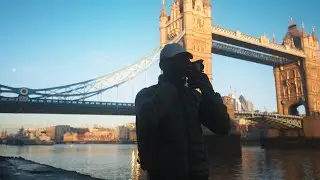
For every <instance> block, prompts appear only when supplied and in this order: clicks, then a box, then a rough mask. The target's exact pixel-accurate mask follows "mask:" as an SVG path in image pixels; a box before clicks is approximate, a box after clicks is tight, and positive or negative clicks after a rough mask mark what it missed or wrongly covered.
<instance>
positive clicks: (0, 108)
mask: <svg viewBox="0 0 320 180" xmlns="http://www.w3.org/2000/svg"><path fill="white" fill-rule="evenodd" d="M0 113H26V114H29V113H32V114H87V115H134V114H135V109H134V104H133V103H115V102H97V101H73V100H50V99H46V100H43V99H28V100H26V101H24V102H21V101H19V100H18V98H7V97H1V98H0Z"/></svg>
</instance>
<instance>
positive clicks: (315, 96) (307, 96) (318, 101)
mask: <svg viewBox="0 0 320 180" xmlns="http://www.w3.org/2000/svg"><path fill="white" fill-rule="evenodd" d="M283 45H284V46H285V47H286V48H297V49H300V50H303V51H304V52H305V58H303V59H301V60H300V61H298V62H297V63H294V64H288V65H284V66H281V67H275V68H274V76H275V84H276V92H277V105H278V112H279V113H280V114H297V110H296V108H297V107H298V106H300V105H304V106H305V109H306V113H307V115H312V114H314V113H316V112H320V55H319V41H318V39H317V37H316V35H315V29H314V28H312V33H311V34H310V35H308V34H307V33H306V32H305V28H304V25H302V31H300V30H299V29H298V28H297V25H296V24H295V23H294V22H293V21H292V22H291V24H290V25H289V27H288V32H287V34H286V36H285V38H284V40H283Z"/></svg>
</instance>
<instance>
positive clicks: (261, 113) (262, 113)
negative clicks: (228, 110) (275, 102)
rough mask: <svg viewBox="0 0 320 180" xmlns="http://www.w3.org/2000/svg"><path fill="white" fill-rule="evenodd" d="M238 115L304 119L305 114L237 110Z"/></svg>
mask: <svg viewBox="0 0 320 180" xmlns="http://www.w3.org/2000/svg"><path fill="white" fill-rule="evenodd" d="M234 113H235V114H237V115H253V116H272V117H278V118H292V119H303V118H304V117H303V116H294V115H282V114H274V113H268V112H244V111H235V112H234Z"/></svg>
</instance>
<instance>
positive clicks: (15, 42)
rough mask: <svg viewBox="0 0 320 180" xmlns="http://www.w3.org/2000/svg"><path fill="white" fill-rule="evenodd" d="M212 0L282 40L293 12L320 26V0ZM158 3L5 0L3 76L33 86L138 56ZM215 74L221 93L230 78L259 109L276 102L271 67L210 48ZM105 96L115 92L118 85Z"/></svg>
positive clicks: (70, 119)
mask: <svg viewBox="0 0 320 180" xmlns="http://www.w3.org/2000/svg"><path fill="white" fill-rule="evenodd" d="M172 1H173V0H170V1H167V4H169V3H171V2H172ZM211 3H212V8H213V9H212V15H213V23H214V24H215V25H218V26H222V27H225V28H229V29H232V30H240V31H242V32H244V33H246V34H249V35H253V36H257V37H258V36H261V35H263V34H264V33H266V34H267V35H268V36H269V37H272V34H273V33H274V34H275V35H276V39H277V41H278V42H279V43H280V42H281V40H282V38H283V36H284V34H285V33H286V30H287V26H288V22H289V19H290V17H293V19H294V20H295V21H296V23H297V24H298V25H299V26H300V24H301V22H304V23H305V27H306V30H307V31H308V32H311V27H312V25H314V26H315V27H316V30H317V28H320V21H319V17H320V14H319V7H320V2H318V1H316V0H312V1H294V0H281V1H278V0H264V1H262V0H259V1H258V0H241V1H240V0H239V1H234V0H212V1H211ZM160 7H161V0H152V1H150V0H139V1H133V0H122V1H111V0H96V1H85V0H68V1H65V0H55V1H41V0H29V1H24V0H10V1H1V2H0V24H1V28H0V64H1V65H0V84H5V85H9V86H13V87H21V86H25V87H31V88H43V87H51V86H57V85H64V84H69V83H73V82H77V81H83V80H87V79H91V78H94V77H97V76H101V75H104V74H108V73H110V72H112V71H113V70H115V69H118V68H120V67H122V66H124V65H127V64H130V63H132V62H134V61H137V60H138V59H139V58H141V57H142V56H144V55H145V54H146V53H148V52H150V51H151V50H153V49H154V48H155V47H156V46H157V45H158V43H159V30H158V28H159V13H160ZM167 9H168V8H167ZM319 31H320V30H319ZM319 31H317V35H318V37H319V35H320V34H319ZM154 68H157V67H154ZM150 74H151V73H150ZM213 74H214V82H213V83H214V87H215V89H216V91H219V92H220V93H221V94H223V95H226V94H228V93H229V92H230V86H231V87H232V89H236V91H237V93H238V94H240V93H242V94H243V95H244V96H245V97H246V98H247V99H250V100H252V101H253V102H254V104H255V107H256V109H260V110H263V109H264V106H266V107H267V109H268V110H269V111H272V110H275V109H276V101H275V88H274V79H273V71H272V68H271V67H267V66H263V65H259V64H253V63H248V62H245V61H241V60H237V59H231V58H227V57H223V56H217V55H213ZM140 79H141V78H140ZM153 79H156V77H153ZM139 82H140V81H139ZM152 82H153V81H151V80H150V82H149V83H152ZM137 84H141V83H137ZM130 87H132V86H130ZM139 88H140V87H138V89H139ZM120 89H121V88H120ZM123 89H124V90H123ZM129 89H132V88H129ZM128 91H131V92H130V93H128ZM120 92H121V93H122V92H126V93H122V94H121V98H122V99H120V100H122V101H131V102H132V99H133V96H132V94H134V92H132V90H128V88H122V89H121V90H120ZM107 97H109V99H107V100H114V92H112V93H110V95H108V96H107ZM130 120H134V117H115V116H60V115H8V114H1V115H0V129H1V128H3V127H10V128H11V127H17V126H21V125H22V124H25V125H27V126H40V125H43V124H50V125H53V124H71V125H81V126H84V125H86V124H93V123H99V124H104V125H106V126H111V125H113V124H118V123H123V122H127V121H130Z"/></svg>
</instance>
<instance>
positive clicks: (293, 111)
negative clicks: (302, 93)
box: [288, 99, 306, 116]
mask: <svg viewBox="0 0 320 180" xmlns="http://www.w3.org/2000/svg"><path fill="white" fill-rule="evenodd" d="M305 113H306V102H305V101H304V100H302V99H300V100H299V101H297V103H294V104H291V106H289V108H288V114H289V115H295V116H298V115H302V114H305Z"/></svg>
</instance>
